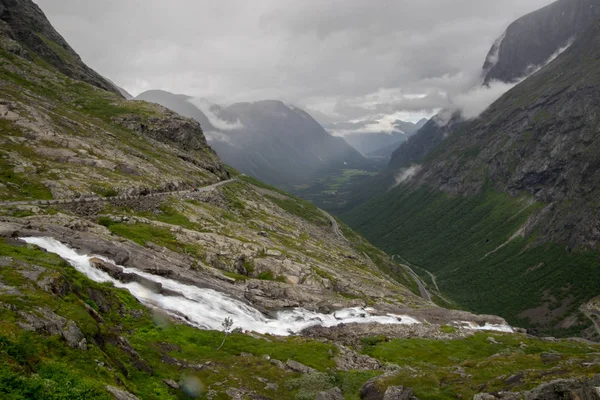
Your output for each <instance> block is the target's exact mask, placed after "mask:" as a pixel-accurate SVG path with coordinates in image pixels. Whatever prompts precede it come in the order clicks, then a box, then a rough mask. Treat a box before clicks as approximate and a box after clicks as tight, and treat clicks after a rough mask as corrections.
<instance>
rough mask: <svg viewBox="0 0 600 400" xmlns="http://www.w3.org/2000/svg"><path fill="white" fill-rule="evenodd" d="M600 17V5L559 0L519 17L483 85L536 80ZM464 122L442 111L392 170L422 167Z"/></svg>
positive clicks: (494, 52)
mask: <svg viewBox="0 0 600 400" xmlns="http://www.w3.org/2000/svg"><path fill="white" fill-rule="evenodd" d="M599 18H600V1H599V0H559V1H556V2H555V3H552V4H550V5H549V6H546V7H544V8H542V9H540V10H537V11H535V12H533V13H530V14H528V15H525V16H523V17H521V18H519V19H518V20H516V21H515V22H513V23H512V24H511V25H510V26H509V27H508V28H507V30H506V31H505V33H503V34H502V35H501V36H500V37H499V38H498V39H497V40H496V42H495V43H494V44H493V46H492V48H491V49H490V51H489V53H488V55H487V57H486V61H485V63H484V66H483V84H485V85H487V84H489V83H490V82H491V81H494V80H496V81H501V82H506V83H512V82H517V81H518V80H520V79H523V78H525V77H527V76H528V75H531V74H532V73H534V72H535V71H536V70H537V69H539V68H541V67H543V66H544V65H545V64H547V63H548V62H549V61H550V60H552V58H553V57H556V56H557V55H558V54H559V53H560V51H564V49H565V48H567V47H568V46H569V45H570V43H572V42H573V40H575V38H576V37H577V36H578V35H580V34H581V33H582V32H585V31H586V30H587V29H588V28H589V27H590V26H592V25H593V23H594V22H595V21H598V20H599ZM452 113H453V114H452ZM462 122H464V121H463V118H462V116H461V115H460V112H459V111H456V110H455V111H450V110H444V111H442V112H441V113H440V114H439V115H438V116H436V117H435V118H434V119H433V120H432V121H430V122H429V124H428V126H427V127H426V128H425V129H422V130H421V131H420V132H419V133H418V134H416V135H414V136H413V137H412V138H411V140H408V141H407V142H406V143H405V144H403V145H401V147H400V148H398V149H397V150H396V151H395V152H394V153H393V154H392V156H391V161H390V169H397V168H402V167H406V166H410V164H412V163H417V162H418V161H419V159H420V158H422V157H423V156H425V155H426V154H427V153H428V152H429V151H430V150H432V149H433V148H435V147H436V146H437V145H438V144H439V143H440V142H441V141H442V140H443V139H444V138H446V137H447V136H449V135H452V134H453V132H455V131H456V130H458V129H459V128H460V126H462Z"/></svg>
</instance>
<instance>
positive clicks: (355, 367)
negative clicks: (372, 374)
mask: <svg viewBox="0 0 600 400" xmlns="http://www.w3.org/2000/svg"><path fill="white" fill-rule="evenodd" d="M338 348H339V350H340V352H339V354H338V355H337V356H336V357H335V358H334V361H335V365H336V366H337V369H338V370H340V371H373V370H378V369H381V363H380V362H379V361H378V360H377V359H375V358H372V357H369V356H367V355H364V354H358V353H357V352H355V351H354V350H351V349H349V348H348V347H346V346H338Z"/></svg>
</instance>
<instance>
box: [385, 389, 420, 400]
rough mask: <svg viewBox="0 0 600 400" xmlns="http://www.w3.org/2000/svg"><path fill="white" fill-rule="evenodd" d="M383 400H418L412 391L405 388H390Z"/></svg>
mask: <svg viewBox="0 0 600 400" xmlns="http://www.w3.org/2000/svg"><path fill="white" fill-rule="evenodd" d="M383 400H417V398H416V397H415V396H414V394H413V391H412V389H409V388H405V387H404V386H390V387H388V388H387V390H386V391H385V394H384V395H383Z"/></svg>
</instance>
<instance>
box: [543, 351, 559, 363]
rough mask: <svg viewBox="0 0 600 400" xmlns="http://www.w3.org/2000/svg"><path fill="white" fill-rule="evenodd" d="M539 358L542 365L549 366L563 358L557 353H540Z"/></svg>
mask: <svg viewBox="0 0 600 400" xmlns="http://www.w3.org/2000/svg"><path fill="white" fill-rule="evenodd" d="M540 358H541V359H542V362H543V363H544V364H549V363H553V362H559V361H560V360H562V358H563V356H562V354H558V353H542V354H540Z"/></svg>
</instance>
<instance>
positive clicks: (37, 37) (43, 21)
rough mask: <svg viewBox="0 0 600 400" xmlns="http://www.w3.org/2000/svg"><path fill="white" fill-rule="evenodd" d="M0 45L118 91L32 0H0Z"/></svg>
mask: <svg viewBox="0 0 600 400" xmlns="http://www.w3.org/2000/svg"><path fill="white" fill-rule="evenodd" d="M0 35H1V36H2V40H0V48H3V49H4V50H5V51H8V52H12V53H15V54H18V55H21V56H24V57H26V58H30V59H31V58H35V57H38V58H41V59H42V60H44V61H45V62H47V63H49V64H50V65H52V66H53V67H55V68H56V69H58V70H59V71H60V72H62V73H63V74H65V75H67V76H69V77H70V78H73V79H77V80H81V81H84V82H87V83H89V84H91V85H94V86H96V87H99V88H101V89H103V90H106V91H109V92H113V93H117V94H119V95H121V93H120V92H119V90H118V89H117V88H116V87H114V85H113V84H111V83H110V82H109V81H107V80H106V79H105V78H103V77H102V76H101V75H100V74H98V73H97V72H96V71H94V70H92V69H91V68H89V67H88V66H87V65H85V64H84V63H83V61H81V58H80V57H79V55H78V54H77V53H76V52H75V51H74V50H73V49H72V48H71V46H69V44H68V43H67V42H66V41H65V39H64V38H63V37H62V36H61V35H60V34H59V33H58V32H57V31H56V30H55V29H54V28H53V27H52V25H51V24H50V22H49V21H48V19H47V18H46V16H45V15H44V12H43V11H42V10H41V9H40V8H39V7H38V6H37V5H36V4H35V3H34V2H33V1H31V0H0Z"/></svg>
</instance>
